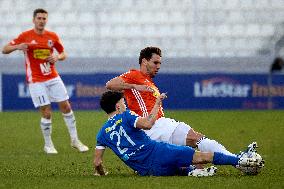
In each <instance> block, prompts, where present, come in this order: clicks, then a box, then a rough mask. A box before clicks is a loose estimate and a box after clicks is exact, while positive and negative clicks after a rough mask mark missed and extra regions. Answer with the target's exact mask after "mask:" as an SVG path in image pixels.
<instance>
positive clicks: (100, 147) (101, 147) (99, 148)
mask: <svg viewBox="0 0 284 189" xmlns="http://www.w3.org/2000/svg"><path fill="white" fill-rule="evenodd" d="M96 149H98V150H104V149H106V147H105V146H96Z"/></svg>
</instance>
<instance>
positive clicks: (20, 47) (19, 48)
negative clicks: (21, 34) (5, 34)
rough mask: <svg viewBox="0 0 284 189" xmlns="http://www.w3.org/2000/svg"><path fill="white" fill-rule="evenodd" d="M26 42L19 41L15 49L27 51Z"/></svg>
mask: <svg viewBox="0 0 284 189" xmlns="http://www.w3.org/2000/svg"><path fill="white" fill-rule="evenodd" d="M28 47H29V46H28V44H27V43H21V44H19V45H17V49H18V50H20V51H27V50H28Z"/></svg>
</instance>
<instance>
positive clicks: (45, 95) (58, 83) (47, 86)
mask: <svg viewBox="0 0 284 189" xmlns="http://www.w3.org/2000/svg"><path fill="white" fill-rule="evenodd" d="M29 90H30V94H31V97H32V100H33V104H34V106H35V107H36V108H37V107H39V106H44V105H48V104H50V103H51V102H62V101H65V100H68V99H69V96H68V93H67V90H66V88H65V86H64V84H63V81H62V79H61V78H60V77H59V76H58V77H56V78H54V79H51V80H48V81H44V82H37V83H30V84H29Z"/></svg>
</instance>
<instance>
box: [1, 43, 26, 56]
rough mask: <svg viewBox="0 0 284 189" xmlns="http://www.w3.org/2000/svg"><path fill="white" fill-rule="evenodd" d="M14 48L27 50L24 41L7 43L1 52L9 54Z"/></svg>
mask: <svg viewBox="0 0 284 189" xmlns="http://www.w3.org/2000/svg"><path fill="white" fill-rule="evenodd" d="M15 50H22V51H27V50H28V44H26V43H21V44H18V45H10V44H7V45H5V46H4V47H3V49H2V53H3V54H10V53H11V52H13V51H15Z"/></svg>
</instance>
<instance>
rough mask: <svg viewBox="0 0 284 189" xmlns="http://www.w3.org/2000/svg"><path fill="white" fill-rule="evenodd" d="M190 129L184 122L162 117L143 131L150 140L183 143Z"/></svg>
mask: <svg viewBox="0 0 284 189" xmlns="http://www.w3.org/2000/svg"><path fill="white" fill-rule="evenodd" d="M190 129H191V127H190V126H189V125H187V124H185V123H184V122H178V121H176V120H174V119H170V118H165V117H162V118H160V119H158V120H157V121H156V122H155V124H154V125H153V127H152V128H151V129H150V130H145V133H146V134H147V135H148V136H149V137H150V138H151V139H152V140H155V141H158V142H166V143H170V144H177V145H185V144H186V136H187V134H188V132H189V130H190Z"/></svg>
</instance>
